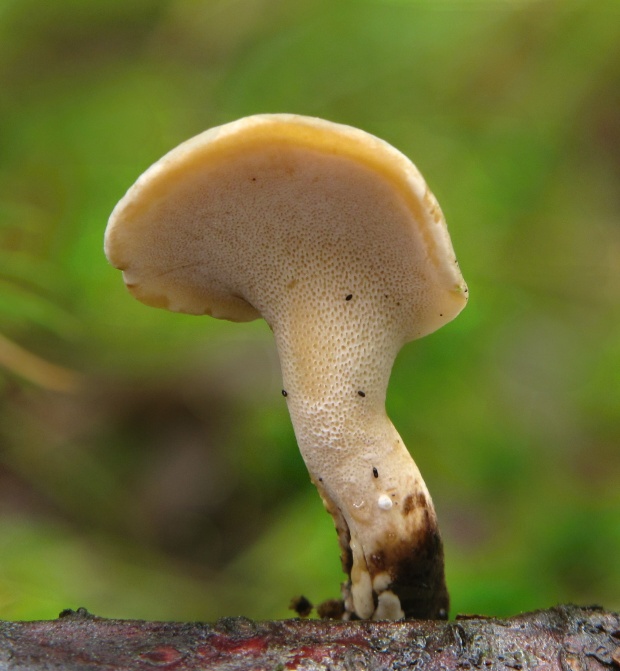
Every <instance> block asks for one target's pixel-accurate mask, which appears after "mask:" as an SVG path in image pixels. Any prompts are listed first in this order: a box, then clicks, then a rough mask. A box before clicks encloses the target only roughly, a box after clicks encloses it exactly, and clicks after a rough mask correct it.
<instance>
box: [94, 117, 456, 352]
mask: <svg viewBox="0 0 620 671" xmlns="http://www.w3.org/2000/svg"><path fill="white" fill-rule="evenodd" d="M105 251H106V255H107V257H108V259H109V260H110V262H111V263H112V265H114V266H115V267H117V268H119V269H121V270H122V271H123V274H124V279H125V282H126V284H127V286H128V288H129V290H130V291H131V292H132V293H133V294H134V295H135V296H136V298H138V299H139V300H141V301H142V302H144V303H146V304H148V305H152V306H155V307H162V308H167V309H169V310H173V311H176V312H187V313H190V314H209V315H212V316H214V317H217V318H222V319H230V320H233V321H247V320H250V319H255V318H257V317H259V316H260V315H261V314H263V312H266V313H267V314H263V316H266V317H267V316H268V314H269V312H270V310H269V307H270V303H269V302H268V301H278V300H280V295H279V292H280V291H281V292H286V290H287V286H289V285H290V283H291V282H295V281H300V278H301V277H303V276H308V275H313V276H322V277H324V278H325V282H328V280H329V283H330V284H331V285H332V286H338V285H340V287H341V289H342V291H343V292H345V296H346V295H349V293H351V292H354V291H356V288H357V286H358V283H359V280H360V279H362V280H364V281H365V280H366V279H367V278H369V277H370V276H373V277H372V279H374V280H376V282H377V283H378V285H382V287H381V288H380V289H379V291H383V295H384V296H386V298H385V299H384V300H385V301H392V302H393V304H394V308H397V309H395V312H397V313H398V315H399V317H398V318H401V319H403V320H404V322H403V329H404V336H405V339H413V338H416V337H420V336H422V335H425V334H427V333H430V332H432V331H434V330H435V329H437V328H439V327H440V326H442V325H443V324H444V323H446V322H448V321H450V320H451V319H452V318H453V317H455V316H456V314H458V312H459V311H460V310H461V309H462V307H463V306H464V305H465V302H466V291H467V290H466V286H465V283H464V281H463V278H462V276H461V273H460V271H459V268H458V265H457V263H456V258H455V255H454V252H453V249H452V245H451V242H450V238H449V235H448V232H447V228H446V224H445V221H444V218H443V215H442V213H441V210H440V208H439V205H438V204H437V201H436V200H435V198H434V197H433V195H432V194H431V192H430V191H429V189H428V187H427V186H426V183H425V182H424V180H423V178H422V176H421V175H420V173H419V172H418V170H417V169H416V168H415V166H414V165H413V164H412V163H411V161H409V159H407V158H406V157H405V156H404V155H403V154H401V153H400V152H399V151H397V150H396V149H394V148H393V147H392V146H391V145H389V144H388V143H386V142H384V141H383V140H380V139H378V138H376V137H374V136H372V135H370V134H368V133H365V132H364V131H361V130H358V129H356V128H352V127H350V126H344V125H340V124H336V123H332V122H329V121H324V120H322V119H316V118H310V117H303V116H297V115H292V114H263V115H256V116H251V117H247V118H244V119H240V120H238V121H235V122H232V123H229V124H226V125H224V126H219V127H217V128H212V129H210V130H208V131H206V132H204V133H201V134H200V135H197V136H196V137H194V138H192V139H190V140H188V141H186V142H184V143H183V144H181V145H180V146H178V147H176V148H175V149H173V150H172V151H171V152H169V153H168V154H166V155H165V156H164V157H163V158H162V159H160V160H159V161H157V163H155V164H154V165H153V166H151V167H150V168H149V169H148V170H147V171H146V172H145V173H144V174H143V175H142V176H141V177H140V178H139V179H138V180H137V182H136V183H135V184H134V185H133V186H132V187H131V188H130V189H129V191H128V192H127V194H126V195H125V197H124V198H123V199H122V200H121V201H120V202H119V203H118V205H117V206H116V208H115V209H114V211H113V213H112V215H111V217H110V221H109V224H108V228H107V231H106V239H105ZM330 273H331V274H333V275H334V276H333V277H329V274H330ZM338 276H339V277H338ZM397 303H399V305H397Z"/></svg>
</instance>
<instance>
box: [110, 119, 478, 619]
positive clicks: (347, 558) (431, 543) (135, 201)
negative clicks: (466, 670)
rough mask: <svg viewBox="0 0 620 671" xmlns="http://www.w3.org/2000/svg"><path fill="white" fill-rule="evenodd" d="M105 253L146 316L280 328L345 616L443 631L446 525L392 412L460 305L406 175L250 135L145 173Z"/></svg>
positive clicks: (277, 133) (331, 128)
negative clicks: (417, 344) (396, 376)
mask: <svg viewBox="0 0 620 671" xmlns="http://www.w3.org/2000/svg"><path fill="white" fill-rule="evenodd" d="M105 252H106V255H107V257H108V259H109V261H110V262H111V263H112V265H114V266H115V267H116V268H118V269H120V270H122V271H123V277H124V280H125V283H126V285H127V287H128V289H129V290H130V291H131V293H132V294H133V295H134V296H135V297H136V298H138V299H139V300H140V301H142V302H143V303H146V304H147V305H151V306H155V307H160V308H166V309H168V310H172V311H175V312H184V313H190V314H197V315H203V314H207V315H211V316H213V317H216V318H219V319H228V320H232V321H249V320H253V319H256V318H258V317H262V318H263V319H265V320H266V322H267V324H268V325H269V326H270V328H271V330H272V331H273V334H274V337H275V342H276V346H277V349H278V354H279V358H280V365H281V371H282V381H283V391H282V394H283V396H284V397H285V402H286V403H287V405H288V409H289V412H290V416H291V420H292V423H293V427H294V430H295V436H296V438H297V442H298V444H299V449H300V451H301V454H302V456H303V459H304V461H305V463H306V466H307V468H308V471H309V473H310V477H311V480H312V482H313V483H314V484H315V485H316V487H317V489H318V490H319V493H320V495H321V497H322V499H323V502H324V504H325V507H326V509H327V511H328V512H329V513H330V514H331V515H332V517H333V519H334V522H335V526H336V530H337V532H338V538H339V542H340V547H341V558H342V565H343V569H344V571H345V573H346V574H347V575H348V581H347V583H345V584H344V585H343V589H342V593H343V598H344V607H345V613H346V615H345V616H346V617H348V618H364V619H365V618H375V619H391V620H395V619H400V618H403V617H407V618H411V617H415V618H446V617H447V612H448V604H449V599H448V592H447V589H446V584H445V578H444V562H443V546H442V542H441V538H440V535H439V531H438V526H437V517H436V514H435V510H434V507H433V503H432V501H431V497H430V495H429V493H428V490H427V488H426V485H425V484H424V481H423V480H422V476H421V475H420V471H419V470H418V468H417V467H416V465H415V463H414V461H413V459H412V458H411V456H410V454H409V452H408V451H407V449H406V447H405V445H404V443H403V441H402V439H401V438H400V436H399V434H398V433H397V431H396V429H395V428H394V426H393V425H392V423H391V421H390V420H389V418H388V416H387V414H386V411H385V398H386V390H387V386H388V380H389V376H390V372H391V369H392V365H393V363H394V359H395V357H396V355H397V353H398V351H399V350H400V349H401V347H402V346H403V345H404V344H405V343H406V342H408V341H410V340H413V339H416V338H420V337H422V336H424V335H426V334H428V333H431V332H432V331H435V330H436V329H438V328H439V327H441V326H442V325H443V324H445V323H446V322H448V321H450V320H451V319H453V318H454V317H455V316H456V315H457V314H458V313H459V312H460V311H461V310H462V309H463V307H464V306H465V303H466V299H467V288H466V284H465V282H464V280H463V278H462V276H461V273H460V271H459V267H458V264H457V261H456V258H455V255H454V251H453V248H452V243H451V241H450V237H449V235H448V230H447V227H446V223H445V220H444V217H443V215H442V212H441V210H440V208H439V205H438V203H437V201H436V200H435V198H434V196H433V195H432V194H431V192H430V191H429V189H428V187H427V185H426V183H425V182H424V179H423V178H422V176H421V175H420V173H419V172H418V170H417V169H416V167H415V166H414V165H413V164H412V163H411V162H410V161H409V159H407V158H406V157H405V156H404V155H403V154H401V153H400V152H399V151H398V150H396V149H395V148H394V147H392V146H391V145H389V144H388V143H387V142H384V141H383V140H380V139H378V138H376V137H374V136H372V135H370V134H368V133H366V132H364V131H361V130H358V129H356V128H352V127H349V126H345V125H340V124H336V123H332V122H329V121H324V120H322V119H316V118H310V117H304V116H298V115H293V114H260V115H255V116H250V117H247V118H243V119H240V120H238V121H234V122H232V123H228V124H225V125H223V126H219V127H217V128H213V129H210V130H207V131H205V132H204V133H202V134H200V135H197V136H196V137H194V138H192V139H190V140H188V141H186V142H184V143H182V144H181V145H179V146H178V147H177V148H175V149H173V150H172V151H170V152H169V153H168V154H166V155H165V156H164V157H163V158H162V159H160V160H159V161H158V162H157V163H155V164H154V165H153V166H151V167H150V168H149V169H148V170H147V171H146V172H145V173H144V174H143V175H142V176H141V177H140V178H139V179H138V180H137V182H136V183H135V184H134V185H133V186H132V187H131V188H130V189H129V191H128V192H127V194H126V195H125V196H124V198H123V199H122V200H121V201H120V202H119V203H118V205H117V206H116V208H115V209H114V211H113V212H112V215H111V217H110V221H109V223H108V227H107V230H106V237H105Z"/></svg>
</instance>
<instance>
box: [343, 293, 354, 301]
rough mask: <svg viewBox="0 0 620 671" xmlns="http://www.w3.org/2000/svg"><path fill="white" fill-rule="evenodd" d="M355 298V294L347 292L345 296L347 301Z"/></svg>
mask: <svg viewBox="0 0 620 671" xmlns="http://www.w3.org/2000/svg"><path fill="white" fill-rule="evenodd" d="M352 298H353V294H347V295H346V296H345V298H344V300H345V301H350V300H351V299H352Z"/></svg>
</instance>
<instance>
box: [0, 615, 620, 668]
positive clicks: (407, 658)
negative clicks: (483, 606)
mask: <svg viewBox="0 0 620 671" xmlns="http://www.w3.org/2000/svg"><path fill="white" fill-rule="evenodd" d="M158 668H159V669H170V670H176V671H184V670H186V669H188V670H189V669H192V670H194V671H201V670H202V669H209V670H211V669H213V670H222V671H224V670H232V669H239V670H242V669H256V670H259V669H260V670H262V669H264V670H269V671H284V670H288V669H305V670H320V669H325V670H328V669H329V670H330V671H340V670H342V671H353V670H360V671H361V670H364V671H366V670H369V671H374V670H384V669H385V670H397V669H398V670H402V669H417V670H422V669H423V670H424V671H435V670H437V671H440V670H441V671H448V670H451V669H462V670H468V669H486V670H496V669H512V670H526V669H537V670H551V669H557V670H558V671H603V670H604V669H607V670H610V669H614V668H616V669H620V614H618V613H611V612H607V611H604V610H603V609H601V608H579V607H576V606H558V607H556V608H552V609H549V610H544V611H536V612H533V613H526V614H524V615H519V616H516V617H512V618H509V619H505V620H498V619H491V618H483V617H478V616H476V617H467V618H459V619H457V620H455V621H451V622H442V621H422V620H412V621H408V622H368V621H358V622H334V621H325V620H283V621H274V622H253V621H251V620H248V619H245V618H225V619H222V620H219V621H218V622H216V623H215V624H203V623H174V622H145V621H140V620H109V619H103V618H98V617H95V616H92V615H90V614H89V613H87V612H86V611H85V610H84V609H79V610H78V611H75V612H74V611H65V612H64V613H62V614H61V617H59V619H58V620H53V621H39V622H0V669H1V670H2V671H4V670H5V669H6V670H9V669H10V670H13V669H24V670H25V669H28V670H29V671H44V670H45V671H47V670H48V669H56V670H57V669H65V670H67V671H89V670H91V669H93V670H94V669H97V670H99V671H102V670H105V671H107V670H110V671H111V670H112V669H118V670H120V671H124V670H126V669H127V670H128V669H132V670H134V669H138V670H140V669H158Z"/></svg>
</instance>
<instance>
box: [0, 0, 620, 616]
mask: <svg viewBox="0 0 620 671" xmlns="http://www.w3.org/2000/svg"><path fill="white" fill-rule="evenodd" d="M0 91H1V93H0V334H2V336H3V338H2V340H0V366H1V368H0V395H1V400H2V403H1V405H0V531H1V533H0V617H2V618H50V617H55V616H56V614H57V613H58V612H59V611H60V610H61V609H63V608H66V607H77V606H81V605H84V606H87V607H88V608H89V609H91V610H92V611H93V612H95V613H97V614H99V615H105V616H120V617H143V618H161V619H172V618H174V619H186V620H189V619H203V620H205V619H213V618H215V617H218V616H221V615H233V614H244V615H247V616H251V617H256V618H271V617H285V616H287V615H290V613H289V612H288V611H287V604H288V601H289V599H290V597H292V596H294V595H296V594H298V593H304V594H306V595H307V596H308V597H309V598H310V599H312V600H315V601H319V600H321V599H324V598H328V597H332V596H336V595H337V586H338V583H339V581H340V580H341V578H342V576H341V573H340V567H339V561H338V551H337V543H336V537H335V533H334V531H333V528H332V523H331V521H330V519H329V517H328V516H327V515H326V514H325V513H324V511H323V509H322V506H321V504H320V501H319V498H318V496H317V494H316V492H315V491H314V490H313V488H312V486H311V485H310V483H309V482H308V477H307V474H306V472H305V469H304V466H303V464H302V461H301V458H300V457H299V454H298V452H297V449H296V446H295V441H294V436H293V432H292V429H291V427H290V422H289V419H288V416H287V413H286V408H285V407H284V403H283V402H282V399H281V396H280V393H279V390H280V385H279V372H278V362H277V357H276V354H275V352H274V348H273V343H272V341H271V337H270V334H269V332H268V329H267V328H266V326H265V324H264V323H261V322H254V323H251V324H246V325H238V324H229V323H224V322H217V321H215V320H211V319H207V318H205V319H200V318H195V317H186V316H182V315H172V314H168V313H165V312H163V311H157V310H153V309H150V308H146V307H144V306H142V305H140V304H139V303H137V302H136V301H135V300H133V299H132V298H131V297H130V296H129V295H128V294H127V292H126V291H125V290H124V288H123V286H122V281H121V277H120V274H119V273H118V272H117V271H115V270H113V269H112V268H110V267H109V266H108V265H107V263H106V261H105V259H104V257H103V254H102V236H103V231H104V227H105V223H106V220H107V216H108V214H109V213H110V211H111V210H112V208H113V206H114V205H115V203H116V202H117V200H118V199H119V198H120V197H121V196H122V194H123V193H124V191H125V190H126V189H127V188H128V187H129V186H130V185H131V184H132V183H133V181H134V180H135V179H136V177H137V176H138V175H139V174H140V172H142V171H143V170H144V169H145V168H146V167H147V166H148V165H149V164H150V163H152V162H153V161H155V160H156V159H158V158H159V157H160V156H161V155H162V154H163V153H165V152H166V151H168V150H169V149H170V148H172V147H173V146H175V145H176V144H178V143H179V142H180V141H182V140H184V139H186V138H188V137H190V136H192V135H194V134H196V133H198V132H200V131H202V130H204V129H206V128H208V127H211V126H213V125H216V124H219V123H223V122H226V121H230V120H233V119H235V118H239V117H241V116H244V115H247V114H251V113H256V112H264V111H289V112H297V113H303V114H311V115H317V116H322V117H325V118H328V119H332V120H334V121H339V122H344V123H349V124H352V125H355V126H359V127H361V128H364V129H365V130H368V131H370V132H372V133H375V134H376V135H379V136H380V137H383V138H385V139H386V140H388V141H389V142H391V143H392V144H394V145H395V146H397V147H398V148H399V149H401V150H402V151H404V152H405V153H406V154H408V155H409V156H411V157H412V159H413V160H414V161H415V162H416V163H417V165H418V166H419V167H420V168H421V170H422V172H423V173H424V175H425V176H426V178H427V180H428V182H429V183H430V185H431V188H432V189H433V190H434V192H435V194H436V195H437V196H438V198H439V200H440V202H441V204H442V207H443V209H444V212H445V214H446V217H447V219H448V223H449V225H450V230H451V234H452V238H453V242H454V245H455V248H456V250H457V253H458V255H459V259H460V262H461V267H462V269H463V272H464V275H465V277H466V279H467V280H468V282H469V286H470V294H471V301H470V305H469V306H468V308H467V310H465V312H464V313H463V314H462V315H461V316H460V317H459V318H458V319H457V320H456V321H455V322H453V323H452V324H450V325H448V326H447V327H446V328H444V329H442V330H441V331H440V332H438V333H436V334H434V335H432V336H430V337H428V338H425V339H423V340H421V341H419V342H416V343H413V344H410V345H408V346H407V347H406V348H405V349H404V350H403V352H402V353H401V355H400V356H399V358H398V360H397V362H396V365H395V368H394V373H393V379H392V383H391V387H390V393H389V399H388V406H389V412H390V414H391V416H392V418H393V420H394V423H395V425H396V426H397V428H398V429H399V431H400V432H401V434H402V436H403V438H404V440H405V443H406V444H407V445H408V446H409V447H410V448H411V450H412V452H413V453H414V456H415V458H416V461H417V462H418V464H419V466H420V468H421V470H422V472H423V473H424V475H425V479H426V480H427V483H428V485H429V488H430V490H431V492H432V493H433V497H434V500H435V503H436V506H437V508H438V512H439V516H440V521H441V523H442V529H443V534H444V539H445V544H446V553H447V561H448V580H449V584H450V586H451V592H452V596H453V611H454V612H482V613H486V614H511V613H514V612H517V611H520V610H524V609H533V608H537V607H546V606H550V605H553V604H555V603H557V602H567V601H572V602H580V603H583V604H590V603H593V602H597V603H602V604H604V605H605V606H607V607H608V608H615V609H620V571H619V564H618V557H619V556H620V521H619V520H620V486H619V483H620V450H619V449H618V447H619V445H620V337H619V336H620V310H619V309H618V294H619V289H620V256H619V255H620V226H619V221H620V188H619V178H620V160H619V157H620V115H619V113H618V110H619V109H620V10H619V9H618V4H617V2H616V0H608V1H606V0H599V1H598V2H596V3H593V2H589V1H588V0H582V1H576V0H556V1H552V0H548V1H543V0H540V1H536V0H530V1H526V0H523V1H520V2H518V1H513V2H510V1H500V0H497V1H496V2H493V1H491V0H488V1H487V2H483V1H475V0H462V2H458V1H457V0H453V1H452V2H448V1H447V0H295V2H284V1H278V0H122V1H121V0H105V1H103V0H89V2H84V1H83V0H54V2H43V1H42V0H20V2H16V1H11V0H3V1H2V2H0ZM5 339H6V342H5ZM46 366H48V368H46ZM63 376H64V377H63Z"/></svg>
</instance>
